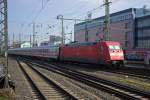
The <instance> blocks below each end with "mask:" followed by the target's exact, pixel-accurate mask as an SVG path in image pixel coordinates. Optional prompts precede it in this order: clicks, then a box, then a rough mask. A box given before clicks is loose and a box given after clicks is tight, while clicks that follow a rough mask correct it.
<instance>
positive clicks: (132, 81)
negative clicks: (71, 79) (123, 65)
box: [82, 71, 150, 92]
mask: <svg viewBox="0 0 150 100" xmlns="http://www.w3.org/2000/svg"><path fill="white" fill-rule="evenodd" d="M82 72H84V73H87V74H90V75H91V74H92V75H95V76H97V77H100V78H103V79H107V80H111V81H113V82H117V83H120V84H124V85H128V86H131V87H134V88H138V89H141V90H145V91H149V92H150V82H149V81H148V80H147V81H146V80H144V79H139V78H134V77H130V76H125V75H120V74H114V73H109V72H104V71H96V72H87V71H82Z"/></svg>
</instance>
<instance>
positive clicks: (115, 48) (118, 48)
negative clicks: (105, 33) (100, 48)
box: [109, 45, 121, 50]
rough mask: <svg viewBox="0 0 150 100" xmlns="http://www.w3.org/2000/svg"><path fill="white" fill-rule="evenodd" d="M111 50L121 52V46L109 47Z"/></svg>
mask: <svg viewBox="0 0 150 100" xmlns="http://www.w3.org/2000/svg"><path fill="white" fill-rule="evenodd" d="M109 49H111V50H120V49H121V47H120V46H119V45H109Z"/></svg>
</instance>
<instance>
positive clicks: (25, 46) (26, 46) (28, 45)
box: [20, 42, 32, 48]
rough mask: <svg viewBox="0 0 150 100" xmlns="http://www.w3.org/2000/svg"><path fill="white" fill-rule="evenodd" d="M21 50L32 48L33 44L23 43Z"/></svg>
mask: <svg viewBox="0 0 150 100" xmlns="http://www.w3.org/2000/svg"><path fill="white" fill-rule="evenodd" d="M20 47H21V48H30V47H32V44H31V43H30V42H23V43H21V46H20Z"/></svg>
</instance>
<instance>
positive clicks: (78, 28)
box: [74, 8, 150, 49]
mask: <svg viewBox="0 0 150 100" xmlns="http://www.w3.org/2000/svg"><path fill="white" fill-rule="evenodd" d="M149 13H150V10H149V9H146V8H130V9H126V10H123V11H120V12H116V13H113V14H110V22H111V25H110V37H111V40H113V41H119V42H120V43H121V45H122V47H123V48H124V49H133V48H135V46H136V45H135V44H137V41H135V39H136V38H135V37H137V36H136V32H135V31H136V30H137V29H136V28H135V27H136V26H135V23H136V22H135V20H136V18H139V19H138V20H140V17H141V16H146V15H149ZM104 18H105V17H104V16H102V17H99V18H96V19H93V20H91V21H88V22H82V23H78V24H75V26H74V30H75V31H74V34H75V36H74V37H75V41H78V42H85V41H86V37H87V38H88V39H87V41H99V40H102V39H103V35H104ZM86 31H87V32H86Z"/></svg>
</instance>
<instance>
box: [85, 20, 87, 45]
mask: <svg viewBox="0 0 150 100" xmlns="http://www.w3.org/2000/svg"><path fill="white" fill-rule="evenodd" d="M85 41H86V42H88V19H87V20H86V21H85Z"/></svg>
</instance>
